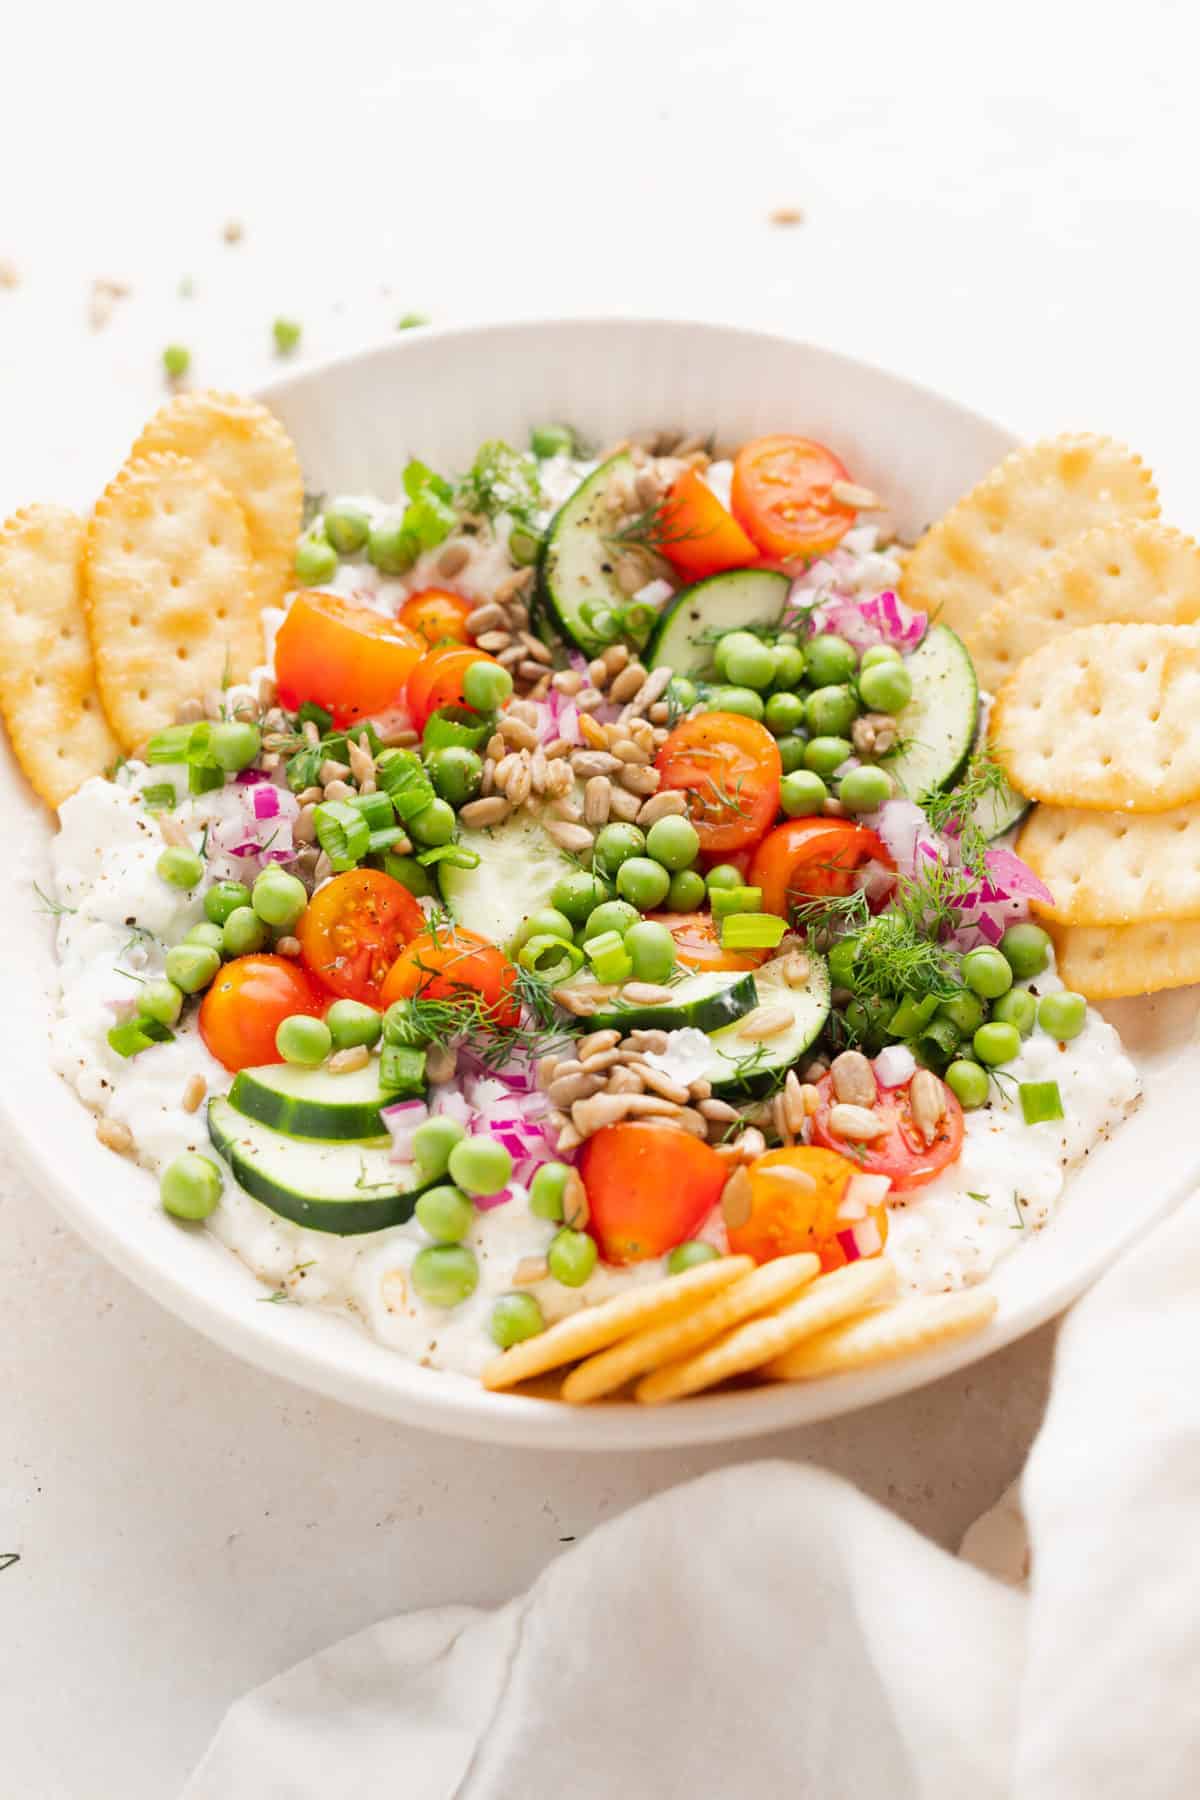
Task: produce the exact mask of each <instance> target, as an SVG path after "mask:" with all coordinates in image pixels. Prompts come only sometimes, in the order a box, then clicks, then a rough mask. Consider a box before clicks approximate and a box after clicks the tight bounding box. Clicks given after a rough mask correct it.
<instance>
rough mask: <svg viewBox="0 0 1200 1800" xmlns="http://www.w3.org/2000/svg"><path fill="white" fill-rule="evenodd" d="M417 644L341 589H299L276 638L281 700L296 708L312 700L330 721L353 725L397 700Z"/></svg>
mask: <svg viewBox="0 0 1200 1800" xmlns="http://www.w3.org/2000/svg"><path fill="white" fill-rule="evenodd" d="M422 649H423V645H422V643H421V641H420V640H419V639H416V638H413V637H410V636H409V634H408V633H407V632H406V631H403V630H402V629H401V628H400V627H399V626H398V625H397V624H396V622H395V621H394V620H393V619H387V618H384V616H383V614H382V613H377V612H372V611H371V609H370V607H368V606H357V605H355V603H354V601H353V600H345V599H343V598H342V596H341V595H340V594H322V593H317V592H312V593H304V594H297V596H296V598H295V599H294V600H293V601H292V604H291V606H290V607H289V608H288V612H287V617H286V618H285V619H284V621H283V624H282V625H281V626H280V627H279V635H278V637H277V638H276V639H275V682H276V686H277V687H278V689H279V700H280V703H281V705H283V706H286V707H287V708H288V709H289V710H291V711H294V710H295V709H296V708H297V707H298V706H302V705H303V703H304V702H305V701H306V700H311V701H314V702H315V703H316V705H317V706H323V707H324V708H325V710H326V712H330V713H332V714H333V722H334V724H335V725H339V726H340V725H353V724H354V723H355V722H356V721H357V720H358V719H365V718H370V717H372V716H373V715H375V714H376V713H381V712H387V711H388V709H389V708H390V707H393V706H397V705H399V704H400V703H401V702H402V701H403V699H404V690H405V686H406V684H407V682H408V678H409V676H410V674H411V673H412V671H413V669H414V668H416V666H417V664H418V662H419V661H420V658H421V651H422Z"/></svg>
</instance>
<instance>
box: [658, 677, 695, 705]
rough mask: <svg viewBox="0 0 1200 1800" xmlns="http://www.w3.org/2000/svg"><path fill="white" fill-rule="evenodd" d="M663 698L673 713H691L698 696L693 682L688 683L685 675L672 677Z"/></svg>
mask: <svg viewBox="0 0 1200 1800" xmlns="http://www.w3.org/2000/svg"><path fill="white" fill-rule="evenodd" d="M663 698H664V699H665V700H666V703H667V705H668V706H669V707H670V708H671V709H672V711H673V712H681V713H685V712H691V710H692V708H693V706H695V704H696V702H697V700H698V699H699V698H700V694H699V691H698V690H697V687H696V684H695V682H694V681H689V680H688V678H687V676H686V675H672V677H671V679H670V681H669V682H668V683H667V691H666V693H665V694H664V696H663Z"/></svg>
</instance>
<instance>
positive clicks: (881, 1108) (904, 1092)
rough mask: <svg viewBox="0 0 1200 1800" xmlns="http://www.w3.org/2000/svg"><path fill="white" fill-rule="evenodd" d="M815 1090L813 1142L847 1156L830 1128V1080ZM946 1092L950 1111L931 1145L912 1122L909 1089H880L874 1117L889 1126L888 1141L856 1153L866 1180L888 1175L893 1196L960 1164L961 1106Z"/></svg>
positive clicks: (843, 1144)
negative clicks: (951, 1166) (817, 1098)
mask: <svg viewBox="0 0 1200 1800" xmlns="http://www.w3.org/2000/svg"><path fill="white" fill-rule="evenodd" d="M943 1085H944V1084H943ZM817 1088H818V1091H819V1093H820V1104H819V1105H818V1107H817V1110H816V1112H815V1113H814V1114H813V1121H812V1134H813V1141H814V1143H817V1144H824V1145H825V1146H826V1148H827V1149H830V1150H840V1151H844V1150H845V1148H846V1140H845V1138H840V1137H838V1136H837V1135H836V1133H835V1132H833V1131H831V1130H830V1127H829V1112H830V1108H831V1107H832V1106H834V1105H835V1104H836V1096H835V1095H834V1093H833V1087H832V1083H831V1080H830V1077H829V1076H828V1075H826V1076H824V1077H823V1078H822V1080H820V1081H819V1082H818V1083H817ZM944 1093H945V1100H946V1110H945V1112H944V1113H943V1114H942V1117H941V1119H940V1120H939V1121H938V1126H937V1131H936V1132H935V1134H934V1139H933V1142H932V1143H931V1144H927V1143H926V1142H925V1139H924V1137H923V1135H922V1133H921V1130H920V1128H919V1126H918V1125H917V1124H916V1121H915V1120H914V1119H913V1115H912V1105H911V1103H910V1101H909V1097H908V1095H909V1090H908V1088H907V1087H903V1088H880V1089H879V1093H878V1098H877V1100H876V1103H875V1112H876V1113H877V1115H878V1116H879V1117H880V1118H881V1119H885V1120H886V1121H887V1125H888V1130H887V1133H886V1135H885V1136H883V1137H878V1138H875V1139H873V1140H872V1142H871V1143H869V1144H861V1145H859V1146H858V1147H857V1148H856V1150H855V1153H854V1160H855V1165H856V1166H857V1167H858V1168H860V1169H861V1170H862V1171H863V1173H864V1174H865V1175H887V1176H888V1177H889V1178H890V1180H891V1183H892V1187H893V1188H894V1189H895V1191H896V1192H897V1193H905V1192H907V1191H908V1190H909V1189H910V1188H917V1187H924V1185H925V1183H926V1182H927V1181H932V1180H933V1178H934V1176H935V1175H938V1174H940V1173H941V1171H942V1170H943V1169H944V1168H946V1166H947V1165H948V1164H949V1163H952V1162H956V1161H957V1159H958V1157H959V1154H960V1152H961V1151H962V1141H963V1115H962V1107H961V1106H960V1105H959V1104H958V1101H957V1100H956V1099H955V1097H954V1095H953V1094H952V1093H951V1092H950V1089H949V1088H944Z"/></svg>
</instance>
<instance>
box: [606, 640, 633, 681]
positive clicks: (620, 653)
mask: <svg viewBox="0 0 1200 1800" xmlns="http://www.w3.org/2000/svg"><path fill="white" fill-rule="evenodd" d="M600 660H601V661H602V662H603V664H604V666H605V668H606V669H607V670H608V673H609V676H610V677H611V676H613V675H619V674H620V673H621V670H622V669H623V668H624V667H625V665H626V663H627V662H628V661H629V645H628V644H610V645H609V646H608V649H607V650H605V651H604V652H603V655H602V656H601V659H600Z"/></svg>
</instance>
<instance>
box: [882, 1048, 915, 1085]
mask: <svg viewBox="0 0 1200 1800" xmlns="http://www.w3.org/2000/svg"><path fill="white" fill-rule="evenodd" d="M874 1066H875V1079H876V1081H877V1082H878V1083H879V1085H880V1087H885V1088H895V1087H903V1086H904V1084H905V1082H906V1081H911V1080H912V1078H913V1076H914V1074H915V1073H916V1069H917V1059H916V1057H915V1056H914V1055H913V1053H912V1051H911V1050H910V1049H909V1047H908V1045H907V1044H888V1045H887V1046H886V1047H885V1048H884V1049H882V1050H881V1051H880V1052H879V1055H878V1056H877V1057H876V1058H875V1065H874Z"/></svg>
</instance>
